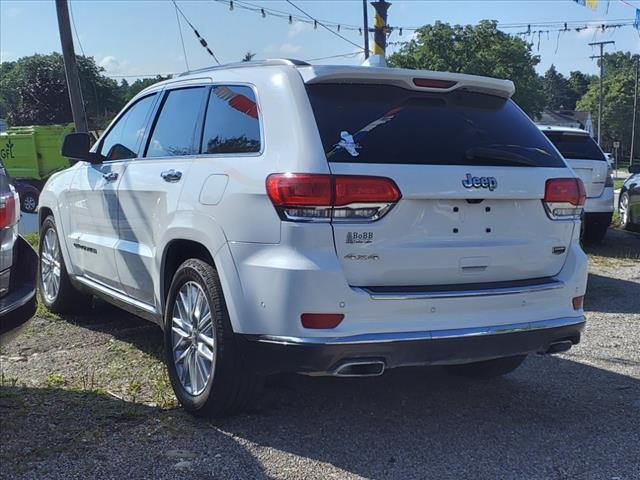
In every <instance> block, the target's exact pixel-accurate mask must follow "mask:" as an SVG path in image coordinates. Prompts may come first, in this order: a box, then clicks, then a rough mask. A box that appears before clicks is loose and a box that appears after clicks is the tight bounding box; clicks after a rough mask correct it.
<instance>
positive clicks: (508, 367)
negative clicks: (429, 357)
mask: <svg viewBox="0 0 640 480" xmlns="http://www.w3.org/2000/svg"><path fill="white" fill-rule="evenodd" d="M525 358H527V356H526V355H516V356H514V357H504V358H496V359H494V360H485V361H484V362H474V363H465V364H463V365H447V366H446V367H445V368H446V370H447V371H448V372H449V373H452V374H454V375H458V376H461V377H468V378H493V377H499V376H502V375H506V374H507V373H511V372H513V371H514V370H515V369H516V368H518V367H519V366H520V365H521V364H522V362H524V359H525Z"/></svg>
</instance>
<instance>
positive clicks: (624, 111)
mask: <svg viewBox="0 0 640 480" xmlns="http://www.w3.org/2000/svg"><path fill="white" fill-rule="evenodd" d="M636 58H637V55H634V56H632V55H631V53H630V52H627V53H624V52H615V53H608V54H605V56H604V81H603V84H602V88H603V98H604V109H603V112H602V146H603V148H604V150H605V151H609V152H612V151H613V142H614V141H619V142H620V150H619V156H620V158H623V159H626V158H628V156H629V149H630V146H631V124H632V119H633V95H634V88H635V75H636V73H635V72H636V70H635V69H636V63H635V62H636ZM598 95H599V85H598V82H592V83H591V84H590V85H589V88H588V89H587V91H586V93H585V95H584V96H583V97H582V98H581V99H580V100H579V101H578V103H577V108H578V109H579V110H587V111H590V112H591V115H592V116H593V118H594V126H595V127H596V128H597V118H598ZM638 138H640V122H636V142H637V140H638ZM639 151H640V149H639V148H638V147H636V155H635V156H636V157H637V156H638V152H639Z"/></svg>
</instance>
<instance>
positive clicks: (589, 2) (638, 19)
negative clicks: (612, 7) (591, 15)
mask: <svg viewBox="0 0 640 480" xmlns="http://www.w3.org/2000/svg"><path fill="white" fill-rule="evenodd" d="M573 1H574V2H576V3H577V4H578V5H582V6H584V7H588V8H590V9H591V10H594V11H596V10H598V3H599V0H573ZM618 1H619V2H620V3H622V4H624V5H626V6H628V7H631V8H633V9H634V10H635V11H636V16H635V20H634V21H633V24H632V25H633V27H634V28H635V29H636V30H639V31H640V8H636V6H635V5H633V4H632V3H629V2H628V1H627V0H618ZM603 3H605V5H606V11H605V13H609V4H610V3H611V0H603Z"/></svg>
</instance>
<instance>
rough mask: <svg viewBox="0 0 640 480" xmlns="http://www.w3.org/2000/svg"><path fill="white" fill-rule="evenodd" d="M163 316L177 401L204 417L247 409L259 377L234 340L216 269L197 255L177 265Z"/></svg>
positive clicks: (170, 376)
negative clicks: (249, 367) (250, 367)
mask: <svg viewBox="0 0 640 480" xmlns="http://www.w3.org/2000/svg"><path fill="white" fill-rule="evenodd" d="M164 317H165V320H164V325H165V328H164V343H165V358H166V362H167V369H168V371H169V378H170V379H171V385H172V386H173V390H174V392H175V394H176V397H178V400H179V401H180V403H181V404H182V406H183V407H184V408H185V409H186V410H188V411H190V412H191V413H194V414H196V415H199V416H207V417H221V416H226V415H231V414H234V413H237V412H239V411H241V410H243V409H244V408H246V407H247V405H248V403H249V402H250V400H251V399H252V398H253V396H254V394H255V393H256V391H257V390H258V389H259V387H260V385H261V378H260V377H259V376H257V375H255V374H254V373H253V372H251V371H250V370H249V369H248V368H247V365H246V363H245V361H244V358H243V357H242V355H241V352H240V351H239V349H238V347H237V345H236V343H235V339H234V336H233V330H232V328H231V322H230V320H229V313H228V311H227V307H226V304H225V302H224V297H223V294H222V287H221V285H220V280H219V278H218V274H217V272H216V270H215V269H214V268H213V267H212V266H211V265H209V264H208V263H206V262H204V261H202V260H197V259H191V260H187V261H185V262H184V263H183V264H182V265H180V267H179V268H178V270H177V272H176V273H175V275H174V277H173V281H172V282H171V287H170V289H169V295H168V299H167V305H166V309H165V314H164Z"/></svg>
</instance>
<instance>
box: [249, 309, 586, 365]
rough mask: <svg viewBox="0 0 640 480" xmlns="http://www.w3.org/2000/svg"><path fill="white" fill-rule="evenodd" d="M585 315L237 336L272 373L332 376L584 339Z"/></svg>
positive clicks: (255, 360) (529, 350)
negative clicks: (369, 364) (350, 368)
mask: <svg viewBox="0 0 640 480" xmlns="http://www.w3.org/2000/svg"><path fill="white" fill-rule="evenodd" d="M584 325H585V318H584V316H582V315H580V316H576V317H565V318H557V319H553V320H544V321H539V322H526V323H517V324H511V325H496V326H490V327H476V328H462V329H455V330H433V331H423V332H397V333H378V334H365V335H354V336H349V337H280V336H269V335H237V338H238V342H239V344H240V345H241V346H242V348H243V349H244V351H245V356H246V357H247V358H248V359H249V360H250V361H251V362H252V364H253V366H254V368H256V369H258V370H259V371H261V372H263V373H266V374H270V373H277V372H298V373H307V374H317V375H331V374H333V373H334V372H336V370H337V369H338V368H339V367H340V366H341V365H344V364H347V363H352V362H362V361H365V360H366V361H379V362H383V363H384V365H385V368H395V367H401V366H412V365H413V366H415V365H446V364H463V363H469V362H476V361H482V360H488V359H493V358H500V357H509V356H513V355H520V354H526V353H533V352H539V353H545V352H547V351H548V350H549V349H550V347H551V345H553V344H554V343H558V342H566V341H569V342H570V343H571V345H575V344H577V343H579V342H580V334H581V332H582V330H583V328H584Z"/></svg>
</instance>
